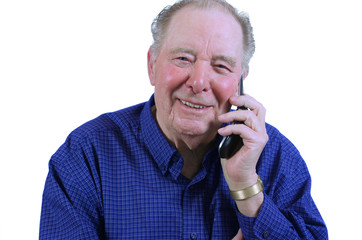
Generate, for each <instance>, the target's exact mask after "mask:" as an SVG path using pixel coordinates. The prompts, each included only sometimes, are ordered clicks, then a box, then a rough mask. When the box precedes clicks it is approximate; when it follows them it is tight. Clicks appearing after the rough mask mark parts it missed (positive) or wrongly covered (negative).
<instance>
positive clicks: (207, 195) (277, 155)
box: [39, 97, 328, 240]
mask: <svg viewBox="0 0 362 240" xmlns="http://www.w3.org/2000/svg"><path fill="white" fill-rule="evenodd" d="M152 105H154V99H153V97H152V98H151V99H150V101H148V102H146V103H143V104H139V105H136V106H133V107H130V108H126V109H123V110H120V111H117V112H113V113H107V114H104V115H101V116H100V117H98V118H96V119H94V120H92V121H90V122H88V123H86V124H84V125H82V126H81V127H79V128H78V129H76V130H75V131H73V132H72V133H71V134H70V135H69V137H68V138H67V140H66V142H65V143H64V144H63V145H62V146H61V147H60V148H59V149H58V151H57V152H56V153H55V154H54V155H53V156H52V158H51V160H50V162H49V174H48V177H47V179H46V183H45V188H44V193H43V203H42V212H41V222H40V233H39V238H40V239H72V240H74V239H87V240H88V239H168V240H170V239H171V240H172V239H232V238H233V237H234V236H235V235H236V233H237V231H238V229H239V228H241V229H242V233H243V235H244V237H245V239H327V238H328V237H327V229H326V226H325V224H324V222H323V220H322V218H321V216H320V214H319V212H318V210H317V208H316V206H315V204H314V202H313V200H312V198H311V195H310V187H311V179H310V175H309V173H308V169H307V167H306V164H305V162H304V161H303V159H302V158H301V156H300V154H299V153H298V151H297V149H296V148H295V147H294V146H293V145H292V144H291V143H290V142H289V141H288V140H287V139H286V138H285V137H284V136H283V135H281V134H280V133H279V132H278V131H277V130H276V129H275V128H273V127H272V126H270V125H268V124H267V131H268V135H269V142H268V143H267V145H266V146H265V149H264V151H263V153H262V156H261V157H260V159H259V162H258V165H257V171H258V174H259V175H260V177H261V179H262V180H263V182H264V186H265V190H264V195H265V198H264V203H263V205H262V207H261V210H260V212H259V215H258V216H257V217H256V218H251V217H246V216H243V215H242V214H240V213H239V212H238V211H237V209H236V207H235V202H234V201H233V200H232V199H231V197H230V195H229V192H228V186H227V184H226V182H225V180H224V177H223V173H222V169H221V165H220V161H219V155H218V151H217V145H218V143H219V142H220V140H221V137H220V136H218V137H217V141H216V144H215V147H214V148H212V149H211V150H210V151H209V152H208V153H207V154H206V156H205V158H204V160H203V163H202V167H201V169H200V171H199V172H198V173H197V175H196V176H195V177H194V178H193V179H192V180H188V179H187V178H185V177H184V176H183V175H182V174H181V169H182V167H183V159H182V157H181V156H180V154H179V153H178V152H177V151H176V149H175V148H174V147H173V146H172V145H171V144H170V143H169V142H168V141H167V140H166V139H165V137H164V136H163V134H162V132H161V131H160V129H159V127H158V126H157V123H156V122H155V120H154V118H153V116H152V112H151V106H152Z"/></svg>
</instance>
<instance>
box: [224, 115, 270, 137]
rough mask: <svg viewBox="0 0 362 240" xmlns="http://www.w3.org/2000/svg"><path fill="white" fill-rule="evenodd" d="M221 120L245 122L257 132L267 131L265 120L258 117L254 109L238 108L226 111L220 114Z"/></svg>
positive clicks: (225, 121)
mask: <svg viewBox="0 0 362 240" xmlns="http://www.w3.org/2000/svg"><path fill="white" fill-rule="evenodd" d="M219 121H220V122H222V123H228V122H235V121H236V122H243V123H244V124H245V125H246V126H248V127H250V128H251V129H253V130H255V131H257V132H259V131H265V121H264V120H263V119H260V118H259V117H257V116H256V115H255V113H253V112H252V111H248V110H238V111H232V112H228V113H224V114H222V115H220V116H219Z"/></svg>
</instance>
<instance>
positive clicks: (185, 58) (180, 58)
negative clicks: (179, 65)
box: [178, 57, 188, 61]
mask: <svg viewBox="0 0 362 240" xmlns="http://www.w3.org/2000/svg"><path fill="white" fill-rule="evenodd" d="M178 60H181V61H188V59H187V57H178Z"/></svg>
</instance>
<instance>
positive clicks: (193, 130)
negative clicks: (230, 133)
mask: <svg viewBox="0 0 362 240" xmlns="http://www.w3.org/2000/svg"><path fill="white" fill-rule="evenodd" d="M175 129H177V131H178V132H179V133H180V134H181V135H186V136H195V137H196V136H207V135H209V134H211V135H215V134H216V132H217V129H215V130H214V131H213V130H212V129H211V125H210V124H206V123H200V122H194V121H190V122H188V121H182V122H181V124H178V126H176V127H175Z"/></svg>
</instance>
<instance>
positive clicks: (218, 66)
mask: <svg viewBox="0 0 362 240" xmlns="http://www.w3.org/2000/svg"><path fill="white" fill-rule="evenodd" d="M216 67H217V68H227V67H225V66H224V65H221V64H218V65H216Z"/></svg>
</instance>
